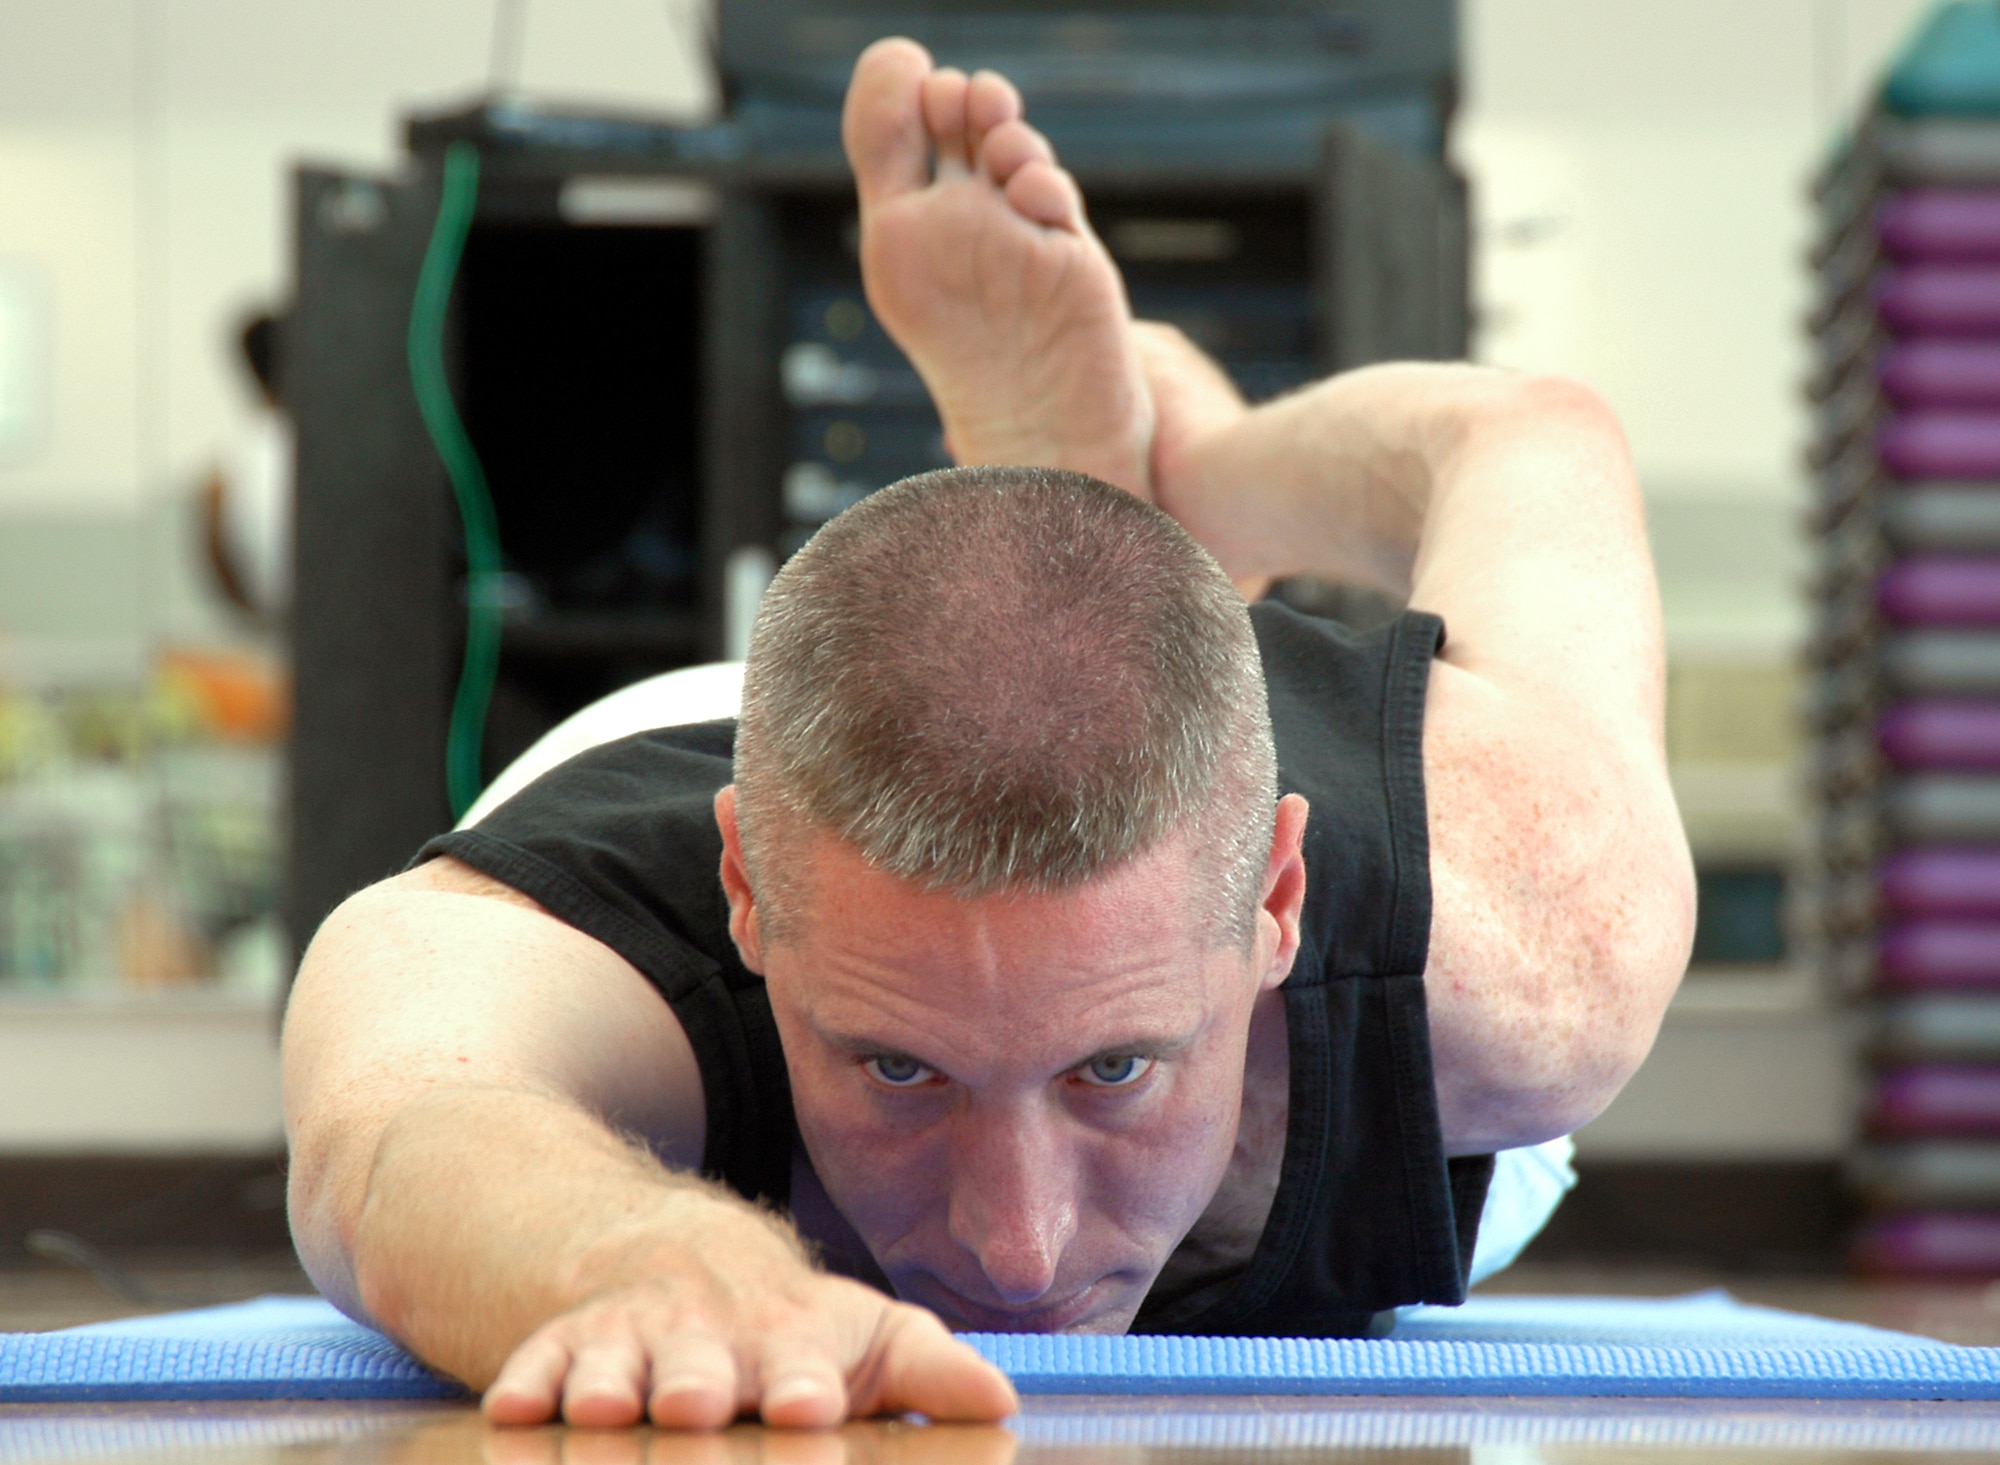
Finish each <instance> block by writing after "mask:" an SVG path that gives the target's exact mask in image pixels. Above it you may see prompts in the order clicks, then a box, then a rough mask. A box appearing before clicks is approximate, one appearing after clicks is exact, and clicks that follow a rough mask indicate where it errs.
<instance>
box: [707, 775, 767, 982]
mask: <svg viewBox="0 0 2000 1465" xmlns="http://www.w3.org/2000/svg"><path fill="white" fill-rule="evenodd" d="M715 827H716V828H717V829H719V830H720V831H721V832H722V893H723V895H724V896H725V897H726V898H727V899H728V901H729V938H730V940H732V941H734V942H735V943H736V954H737V955H738V956H740V957H741V958H742V959H743V965H745V966H746V967H748V968H749V969H750V970H751V971H753V972H755V973H756V974H757V975H758V976H760V977H761V976H763V975H764V948H763V944H762V942H761V941H760V940H759V939H758V935H757V901H756V898H755V897H754V896H752V895H751V894H750V867H749V866H748V865H746V864H745V863H744V861H743V840H742V836H741V835H739V834H738V833H737V831H736V785H735V784H733V783H732V784H727V785H725V786H724V787H723V788H721V789H720V790H718V791H717V793H716V795H715Z"/></svg>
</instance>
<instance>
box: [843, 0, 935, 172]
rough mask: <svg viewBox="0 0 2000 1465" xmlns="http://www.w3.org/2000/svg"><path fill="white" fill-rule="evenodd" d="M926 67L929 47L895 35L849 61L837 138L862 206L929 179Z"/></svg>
mask: <svg viewBox="0 0 2000 1465" xmlns="http://www.w3.org/2000/svg"><path fill="white" fill-rule="evenodd" d="M930 69H931V55H930V52H928V51H926V50H925V49H924V48H923V47H922V46H919V45H918V44H917V43H916V42H915V41H910V40H905V39H903V38H902V37H900V36H898V37H895V38H892V39H890V40H886V41H877V42H876V43H875V44H874V45H872V46H870V47H869V48H868V49H867V50H865V51H863V52H862V53H861V59H860V60H859V61H857V62H855V63H854V79H853V80H852V81H850V82H849V83H848V84H847V103H846V105H845V107H843V108H842V110H841V115H840V139H841V143H842V145H843V146H845V147H846V149H847V161H848V164H849V166H851V167H852V168H853V169H854V184H855V188H856V189H857V190H858V192H859V193H860V197H861V206H862V207H863V208H872V207H873V206H875V205H876V204H878V203H882V202H885V201H887V200H888V199H892V198H895V197H897V196H898V195H899V194H904V193H909V192H912V191H913V190H915V189H919V188H922V187H923V186H924V185H925V184H926V183H928V182H929V181H930V136H929V134H928V133H927V132H926V131H925V130H924V115H923V102H922V89H923V79H924V77H925V76H927V75H929V73H930Z"/></svg>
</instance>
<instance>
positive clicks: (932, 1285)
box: [904, 1277, 1105, 1333]
mask: <svg viewBox="0 0 2000 1465" xmlns="http://www.w3.org/2000/svg"><path fill="white" fill-rule="evenodd" d="M924 1280H925V1282H926V1283H927V1284H928V1285H926V1286H924V1287H923V1288H921V1292H922V1293H934V1294H936V1295H935V1297H931V1296H922V1295H912V1293H905V1294H904V1296H905V1299H906V1300H908V1301H911V1302H920V1303H922V1304H923V1305H924V1306H926V1307H928V1308H930V1309H931V1311H933V1312H935V1313H937V1314H939V1315H940V1316H941V1317H943V1318H944V1320H945V1321H946V1322H947V1323H950V1324H951V1325H952V1326H953V1327H954V1328H956V1329H957V1330H958V1331H961V1332H969V1333H1060V1332H1063V1331H1065V1330H1067V1329H1069V1328H1073V1327H1075V1326H1076V1325H1077V1324H1078V1323H1080V1322H1082V1321H1083V1320H1084V1319H1085V1318H1087V1317H1089V1316H1090V1315H1091V1314H1092V1313H1093V1312H1098V1311H1101V1310H1102V1307H1103V1303H1104V1291H1105V1284H1104V1283H1103V1282H1093V1283H1091V1284H1090V1285H1089V1286H1088V1287H1086V1288H1084V1289H1083V1290H1082V1291H1081V1292H1078V1293H1075V1294H1074V1295H1072V1296H1071V1297H1069V1298H1068V1299H1066V1300H1065V1301H1062V1302H1058V1303H1054V1304H1043V1305H1041V1306H1037V1307H1031V1308H1024V1309H1015V1308H1005V1307H986V1306H982V1305H981V1304H979V1303H977V1302H973V1301H972V1300H971V1299H969V1298H967V1297H964V1296H962V1295H961V1294H960V1293H958V1292H956V1291H954V1290H953V1289H952V1288H950V1287H947V1286H946V1285H945V1284H944V1283H942V1282H940V1281H938V1280H937V1279H936V1278H934V1277H931V1278H925V1279H924Z"/></svg>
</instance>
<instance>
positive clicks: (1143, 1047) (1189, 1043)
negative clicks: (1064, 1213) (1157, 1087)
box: [810, 1023, 1200, 1073]
mask: <svg viewBox="0 0 2000 1465" xmlns="http://www.w3.org/2000/svg"><path fill="white" fill-rule="evenodd" d="M810 1026H811V1027H812V1030H813V1031H814V1032H815V1033H817V1034H818V1035H819V1038H820V1041H822V1042H824V1043H826V1044H827V1045H828V1046H829V1047H831V1048H833V1049H835V1050H836V1051H838V1052H841V1053H845V1054H847V1055H848V1056H850V1057H853V1058H907V1059H909V1060H910V1062H912V1063H921V1064H923V1065H924V1067H926V1068H933V1069H938V1066H937V1065H936V1064H935V1063H933V1062H931V1061H930V1060H929V1059H928V1058H925V1057H923V1056H922V1055H921V1054H917V1053H912V1052H910V1051H908V1050H907V1049H904V1048H900V1047H898V1046H896V1045H895V1044H894V1043H884V1042H882V1041H880V1040H878V1039H875V1038H870V1037H865V1036H863V1035H861V1034H859V1033H845V1032H836V1031H834V1030H832V1029H830V1028H823V1027H821V1026H820V1025H819V1024H818V1023H811V1024H810ZM1199 1035H1200V1027H1199V1025H1197V1026H1196V1027H1195V1028H1194V1029H1192V1030H1190V1031H1188V1032H1185V1033H1178V1034H1174V1035H1172V1036H1168V1035H1165V1034H1141V1035H1137V1036H1135V1037H1133V1038H1131V1039H1130V1040H1128V1041H1125V1042H1119V1043H1108V1044H1106V1045H1105V1046H1103V1047H1101V1048H1096V1049H1093V1050H1092V1051H1090V1052H1088V1053H1086V1054H1084V1055H1083V1056H1082V1057H1081V1058H1077V1059H1074V1060H1072V1061H1071V1062H1069V1063H1065V1064H1063V1065H1062V1068H1061V1071H1062V1072H1065V1073H1067V1072H1068V1071H1069V1070H1070V1069H1073V1068H1081V1067H1083V1066H1084V1065H1085V1064H1086V1063H1095V1062H1096V1061H1097V1060H1098V1059H1100V1058H1114V1057H1118V1056H1121V1055H1123V1054H1127V1053H1132V1054H1140V1055H1143V1056H1145V1057H1148V1058H1171V1057H1173V1056H1174V1055H1175V1054H1177V1053H1184V1052H1186V1051H1187V1050H1188V1049H1189V1048H1192V1047H1193V1046H1194V1044H1195V1040H1196V1038H1197V1037H1198V1036H1199ZM943 1071H944V1070H943V1069H938V1072H940V1073H942V1072H943Z"/></svg>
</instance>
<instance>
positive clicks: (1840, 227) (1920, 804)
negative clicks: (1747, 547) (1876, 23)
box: [1809, 6, 2000, 1275]
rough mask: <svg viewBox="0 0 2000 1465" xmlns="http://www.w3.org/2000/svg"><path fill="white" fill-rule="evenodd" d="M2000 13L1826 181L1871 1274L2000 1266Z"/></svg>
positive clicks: (1868, 133) (1833, 779)
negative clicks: (1999, 100)
mask: <svg viewBox="0 0 2000 1465" xmlns="http://www.w3.org/2000/svg"><path fill="white" fill-rule="evenodd" d="M1985 10H1987V11H1990V10H1991V7H1990V6H1989V7H1985ZM1977 11H1978V8H1977V7H1973V6H1959V7H1952V8H1947V9H1946V10H1943V11H1941V12H1939V14H1938V16H1937V17H1936V18H1934V20H1933V21H1932V22H1931V24H1930V27H1929V28H1928V29H1927V31H1926V32H1925V33H1924V34H1923V35H1920V36H1919V37H1918V39H1917V41H1916V43H1915V44H1914V46H1913V47H1912V49H1911V51H1910V52H1909V53H1908V54H1907V55H1906V57H1905V58H1904V60H1903V61H1902V62H1901V63H1900V64H1899V67H1898V70H1897V72H1896V73H1895V74H1893V75H1892V76H1891V77H1890V78H1889V80H1888V82H1887V83H1886V85H1885V87H1884V91H1883V94H1882V103H1881V106H1880V107H1879V108H1878V110H1877V111H1876V112H1875V113H1874V114H1873V115H1871V116H1870V117H1869V118H1868V119H1867V120H1866V121H1865V122H1864V124H1863V125H1862V127H1861V128H1860V129H1859V130H1858V132H1857V134H1856V136H1855V137H1854V139H1853V141H1852V142H1851V143H1850V144H1849V145H1848V146H1847V147H1845V148H1844V149H1843V150H1842V151H1841V152H1840V154H1839V155H1838V156H1837V157H1836V158H1835V159H1834V161H1833V162H1832V164H1831V165H1830V166H1829V167H1828V169H1827V170H1826V172H1825V174H1824V176H1823V177H1822V179H1821V180H1820V182H1819V185H1818V187H1817V190H1816V196H1817V203H1818V209H1819V237H1818V243H1817V245H1816V248H1815V251H1814V255H1813V262H1814V267H1815V269H1816V271H1817V275H1818V283H1819V290H1818V302H1817V306H1816V309H1815V311H1814V314H1813V317H1812V332H1813V340H1814V345H1815V348H1816V353H1817V362H1816V367H1815V373H1814V377H1813V380H1812V382H1811V386H1810V391H1811V396H1812V398H1813V400H1814V402H1815V403H1816V406H1817V412H1818V425H1817V433H1816V439H1815V443H1814V447H1813V450H1812V460H1813V465H1814V469H1815V474H1816V502H1815V507H1814V510H1813V529H1814V531H1815V537H1816V543H1817V558H1818V565H1817V571H1816V575H1817V578H1816V586H1815V588H1816V594H1817V609H1816V615H1815V629H1814V635H1813V640H1812V647H1811V654H1812V661H1813V666H1814V681H1813V686H1812V691H1811V695H1810V699H1809V702H1810V708H1811V716H1812V721H1813V727H1814V738H1815V744H1814V755H1813V770H1814V771H1813V788H1814V795H1815V812H1814V836H1813V876H1814V878H1813V889H1812V899H1811V902H1810V907H1809V909H1810V912H1811V916H1812V920H1811V926H1812V934H1813V937H1814V939H1815V952H1816V956H1817V958H1818V960H1819V961H1820V963H1821V964H1822V965H1823V966H1824V968H1825V969H1826V970H1827V971H1828V972H1829V973H1831V975H1832V976H1833V978H1834V980H1835V982H1836V983H1837V985H1838V986H1839V987H1840V988H1841V989H1842V990H1844V991H1846V992H1848V993H1850V994H1852V995H1853V996H1854V997H1855V998H1856V999H1857V1001H1858V1003H1859V1005H1860V1008H1861V1010H1862V1012H1863V1013H1864V1014H1865V1021H1866V1024H1867V1030H1868V1042H1867V1051H1868V1054H1869V1060H1870V1061H1869V1069H1868V1072H1867V1073H1866V1074H1865V1075H1864V1083H1865V1085H1866V1088H1867V1091H1868V1092H1867V1098H1866V1100H1865V1102H1864V1104H1863V1113H1862V1127H1863V1131H1864V1135H1865V1138H1864V1141H1863V1142H1862V1144H1861V1145H1860V1147H1859V1148H1858V1150H1857V1152H1856V1154H1855V1156H1854V1159H1853V1165H1852V1173H1853V1177H1854V1179H1855V1181H1856V1182H1857V1184H1858V1186H1859V1187H1860V1190H1861V1192H1862V1195H1863V1197H1864V1199H1865V1201H1866V1203H1867V1206H1868V1216H1867V1219H1866V1220H1865V1221H1864V1223H1863V1227H1862V1230H1861V1232H1860V1234H1859V1235H1858V1236H1857V1238H1856V1241H1855V1246H1854V1258H1855V1260H1856V1262H1857V1263H1858V1264H1860V1265H1862V1266H1864V1267H1866V1268H1869V1269H1873V1270H1878V1271H1886V1272H1895V1273H1915V1274H1948V1273H1977V1274H1988V1275H1991V1274H1996V1273H2000V124H1996V123H1995V122H1993V121H1991V120H1968V119H1967V117H1965V116H1962V115H1958V114H1960V113H1963V112H1967V111H1980V110H1983V111H1984V112H1985V115H1986V117H1987V118H1988V119H1990V118H1991V117H1992V115H1993V112H1992V108H1991V107H1987V106H1981V107H1973V106H1971V105H1970V101H1976V100H1977V98H1976V95H1975V94H1976V92H1977V91H1978V88H1980V87H1982V86H1983V87H1984V88H1985V90H1986V91H1987V92H1988V93H1991V94H1993V95H1995V96H2000V35H1990V34H1989V35H1985V36H1984V39H1982V36H1981V34H1976V33H1975V32H1972V31H1967V30H1966V29H1965V27H1966V26H1968V25H1970V26H1973V27H1974V28H1975V31H1983V32H1990V31H1991V30H1992V21H1991V19H1990V17H1985V16H1982V15H1981V14H1979V13H1977ZM1982 56H1984V57H1986V58H1987V60H1988V61H1990V62H1991V63H1993V64H1990V65H1983V63H1982V61H1981V57H1982ZM1982 65H1983V70H1982ZM1982 76H1983V78H1984V79H1983V80H1982V79H1981V78H1982ZM1968 88H1970V89H1968ZM1969 99H1970V101H1969Z"/></svg>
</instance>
